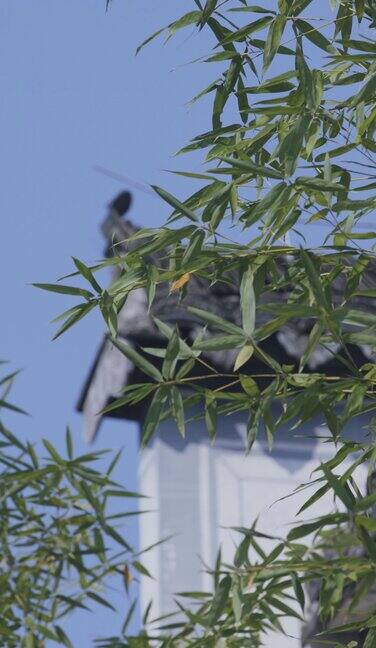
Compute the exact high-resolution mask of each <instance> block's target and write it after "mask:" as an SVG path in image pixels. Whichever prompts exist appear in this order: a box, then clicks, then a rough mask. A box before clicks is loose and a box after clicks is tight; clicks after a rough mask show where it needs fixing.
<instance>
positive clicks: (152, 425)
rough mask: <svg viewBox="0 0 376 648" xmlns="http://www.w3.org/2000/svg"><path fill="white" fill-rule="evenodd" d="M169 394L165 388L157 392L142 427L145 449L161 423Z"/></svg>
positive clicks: (142, 443) (160, 388) (142, 444)
mask: <svg viewBox="0 0 376 648" xmlns="http://www.w3.org/2000/svg"><path fill="white" fill-rule="evenodd" d="M166 398H167V393H166V390H165V389H164V388H163V387H159V388H158V389H157V391H156V392H155V394H154V396H153V399H152V401H151V403H150V406H149V409H148V411H147V413H146V417H145V421H144V423H143V426H142V433H141V447H142V448H144V447H145V446H146V445H147V443H149V441H150V439H151V437H152V436H153V434H154V432H155V429H156V427H157V425H158V423H159V421H160V418H161V415H162V410H163V407H164V404H165V402H166Z"/></svg>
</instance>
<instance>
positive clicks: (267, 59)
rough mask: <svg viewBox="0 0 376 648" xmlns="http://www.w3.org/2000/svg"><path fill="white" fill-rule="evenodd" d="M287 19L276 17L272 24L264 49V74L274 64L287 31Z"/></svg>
mask: <svg viewBox="0 0 376 648" xmlns="http://www.w3.org/2000/svg"><path fill="white" fill-rule="evenodd" d="M285 25H286V18H285V16H281V15H279V16H276V18H274V20H273V22H272V24H271V25H270V27H269V31H268V36H267V38H266V43H265V49H264V58H263V67H262V71H263V74H265V72H266V71H267V70H268V68H269V66H270V64H271V63H272V61H273V59H274V57H275V55H276V54H277V52H278V48H279V45H280V42H281V38H282V34H283V31H284V29H285Z"/></svg>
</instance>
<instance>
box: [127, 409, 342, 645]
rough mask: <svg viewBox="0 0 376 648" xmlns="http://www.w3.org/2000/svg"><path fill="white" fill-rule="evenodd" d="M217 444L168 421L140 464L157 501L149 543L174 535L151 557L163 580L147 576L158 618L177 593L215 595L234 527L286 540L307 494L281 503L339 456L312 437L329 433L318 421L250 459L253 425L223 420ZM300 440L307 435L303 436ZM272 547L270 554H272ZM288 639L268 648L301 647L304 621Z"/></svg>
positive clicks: (273, 639) (326, 503)
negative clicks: (217, 571) (254, 527)
mask: <svg viewBox="0 0 376 648" xmlns="http://www.w3.org/2000/svg"><path fill="white" fill-rule="evenodd" d="M219 428H220V429H219V433H218V436H217V440H216V442H215V443H214V444H213V445H211V444H210V443H209V442H208V440H207V437H206V435H205V432H204V431H203V424H202V423H201V422H200V421H198V422H195V423H194V424H192V426H191V427H190V429H189V431H188V435H187V437H188V439H189V442H188V443H183V442H182V440H180V439H179V437H178V435H177V432H176V430H175V428H174V426H173V424H172V423H164V424H163V426H161V429H160V432H159V435H158V437H157V438H156V440H155V441H154V442H153V444H152V445H151V446H150V447H149V448H148V449H146V450H145V451H143V453H142V454H141V461H140V490H141V492H142V493H144V494H147V495H149V496H150V498H151V499H150V504H151V506H148V507H147V508H155V512H153V513H150V514H146V515H143V516H141V518H140V525H141V526H140V538H141V545H142V546H144V547H145V546H147V545H150V544H152V543H153V542H157V541H158V540H159V539H161V538H163V537H167V536H170V535H173V537H172V538H171V539H170V540H169V541H167V542H165V543H163V544H161V545H159V546H158V547H157V548H156V549H154V550H152V551H151V552H149V553H148V554H146V555H145V557H144V562H145V564H147V566H148V567H149V568H150V570H151V572H152V573H153V575H154V576H155V579H156V580H155V581H151V580H150V579H143V580H142V583H141V602H142V606H143V607H145V606H146V604H147V603H148V602H149V601H150V599H153V608H152V610H153V616H159V615H161V614H165V613H167V612H170V611H171V610H172V609H173V608H174V602H173V594H174V593H177V592H181V591H187V590H190V591H195V590H206V591H208V590H210V589H211V577H210V576H209V575H208V574H206V573H205V569H204V565H205V564H206V565H209V566H210V567H212V566H213V562H214V561H215V556H216V553H217V551H218V548H219V546H221V547H222V551H223V556H224V559H225V560H228V561H231V560H232V558H233V555H234V551H235V547H236V544H237V543H238V541H239V536H238V535H237V533H236V532H234V531H232V530H231V529H230V528H229V527H234V526H250V525H251V524H252V522H253V521H254V520H255V518H256V517H259V523H258V528H259V529H260V530H262V531H265V532H266V533H270V534H273V535H285V534H286V532H287V530H288V524H289V523H291V522H292V521H294V516H295V514H296V512H297V510H298V509H299V506H300V505H301V504H302V502H303V501H305V499H306V498H307V493H306V492H304V493H301V494H298V495H295V496H294V497H291V498H287V499H284V500H282V501H280V502H276V500H278V499H279V498H281V497H284V496H285V495H288V494H289V493H291V492H292V491H293V490H294V488H296V487H297V486H299V485H300V484H301V483H303V482H307V481H309V479H310V475H311V472H312V470H313V469H314V468H316V467H317V465H318V464H319V463H320V461H322V460H325V459H327V458H329V456H331V455H332V447H331V446H326V445H324V444H322V443H321V442H319V441H318V439H315V438H312V437H314V436H315V435H317V434H320V435H323V434H324V433H325V432H326V429H325V428H323V427H320V426H319V424H318V423H317V425H315V424H314V423H313V424H311V425H310V426H305V427H304V429H302V428H300V429H299V431H295V433H294V434H295V436H293V434H292V433H288V432H285V433H280V434H279V435H277V437H276V442H275V445H274V448H273V451H272V452H269V450H268V448H267V445H266V443H265V441H264V440H260V441H257V442H256V443H255V445H254V447H253V449H252V452H251V454H250V455H248V456H245V454H244V442H243V439H244V434H245V425H244V421H243V420H242V418H241V417H238V419H235V418H234V417H233V418H229V417H227V418H225V419H223V420H222V421H221V422H220V426H219ZM298 435H299V436H298ZM331 507H332V501H331V500H330V499H328V498H327V499H324V498H323V499H322V500H321V501H320V502H318V503H316V505H315V506H314V507H312V508H311V509H310V510H309V511H308V512H307V514H306V517H314V516H316V515H319V514H320V513H322V512H323V511H328V510H329V511H330V510H331ZM269 550H270V549H269ZM285 629H286V631H287V632H288V633H289V635H290V636H288V637H281V636H280V635H278V636H273V635H270V637H269V638H268V643H267V648H298V647H299V646H300V645H301V644H300V627H299V623H298V622H295V621H289V622H288V623H287V622H286V623H285Z"/></svg>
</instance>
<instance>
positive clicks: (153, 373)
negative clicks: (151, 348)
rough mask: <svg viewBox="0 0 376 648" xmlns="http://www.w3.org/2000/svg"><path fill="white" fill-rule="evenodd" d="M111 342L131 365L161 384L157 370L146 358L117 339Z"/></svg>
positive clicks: (160, 375)
mask: <svg viewBox="0 0 376 648" xmlns="http://www.w3.org/2000/svg"><path fill="white" fill-rule="evenodd" d="M111 342H112V344H113V345H114V346H116V348H117V349H119V351H121V353H122V354H123V355H125V357H126V358H128V360H130V361H131V362H133V364H135V365H136V367H138V368H139V369H141V371H142V372H143V373H145V374H146V375H147V376H150V378H153V379H154V380H156V381H157V382H162V381H163V377H162V374H161V372H160V371H159V369H157V368H156V367H155V366H154V365H152V364H151V362H149V361H148V360H146V358H144V357H143V356H142V355H140V354H139V353H138V352H137V351H135V349H133V348H132V347H131V346H128V345H127V344H124V342H122V341H121V340H119V339H118V338H112V339H111Z"/></svg>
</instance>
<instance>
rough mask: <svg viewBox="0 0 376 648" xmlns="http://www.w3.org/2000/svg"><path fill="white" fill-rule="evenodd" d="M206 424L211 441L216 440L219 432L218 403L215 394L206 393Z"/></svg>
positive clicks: (207, 391)
mask: <svg viewBox="0 0 376 648" xmlns="http://www.w3.org/2000/svg"><path fill="white" fill-rule="evenodd" d="M205 423H206V428H207V431H208V435H209V439H214V438H215V435H216V432H217V401H216V397H215V394H214V392H212V391H209V390H206V391H205Z"/></svg>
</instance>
